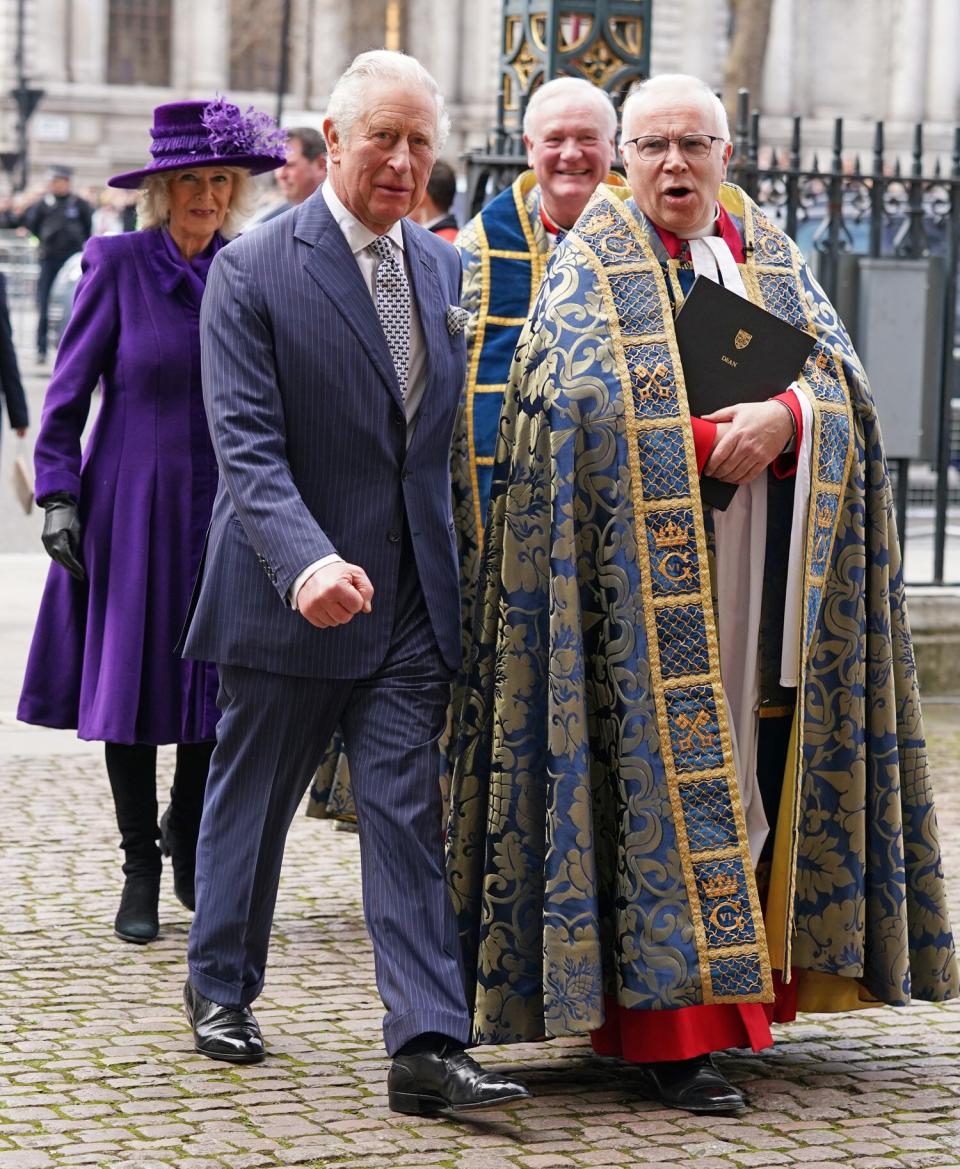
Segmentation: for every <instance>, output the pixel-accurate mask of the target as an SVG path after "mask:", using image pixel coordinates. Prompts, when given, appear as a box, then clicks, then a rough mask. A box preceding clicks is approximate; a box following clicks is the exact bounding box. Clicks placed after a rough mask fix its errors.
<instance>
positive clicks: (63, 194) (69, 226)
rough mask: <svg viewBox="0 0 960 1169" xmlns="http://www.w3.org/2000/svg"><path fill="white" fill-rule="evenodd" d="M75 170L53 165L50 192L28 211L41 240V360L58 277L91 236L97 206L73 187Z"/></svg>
mask: <svg viewBox="0 0 960 1169" xmlns="http://www.w3.org/2000/svg"><path fill="white" fill-rule="evenodd" d="M72 177H73V172H72V171H71V170H70V168H69V167H66V166H53V167H51V168H50V176H49V182H48V187H47V193H46V194H45V195H44V196H43V198H42V199H38V200H37V202H36V203H34V204H33V205H32V206H30V207H28V208H27V210H26V211H25V212H24V216H23V226H24V227H26V228H27V230H28V231H30V232H31V233H32V234H33V235H35V236H36V237H37V239H38V240H39V241H40V273H39V276H38V278H37V312H38V319H37V361H40V362H42V361H46V358H47V307H48V305H49V302H50V289H51V288H52V287H53V281H54V277H55V276H56V275H57V273H58V272H59V271H60V269H61V268H62V267H63V264H64V262H65V261H66V260H67V259H68V257H70V256H72V255H73V253H74V252H79V251H81V250H82V249H83V245H84V244H85V243H86V241H87V239H88V238H89V237H90V232H91V228H92V222H93V208H92V207H91V206H90V204H89V203H87V201H86V200H85V199H81V198H80V196H79V195H75V194H74V193H73V191H71V189H70V180H71V178H72Z"/></svg>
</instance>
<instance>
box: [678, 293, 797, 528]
mask: <svg viewBox="0 0 960 1169" xmlns="http://www.w3.org/2000/svg"><path fill="white" fill-rule="evenodd" d="M676 336H677V347H678V349H679V351H680V363H681V365H682V366H683V378H684V382H685V383H686V389H687V402H688V403H689V406H690V413H691V414H694V415H697V416H702V415H704V414H712V413H713V412H714V411H715V410H721V409H723V408H724V407H725V406H733V405H736V403H738V402H765V401H766V400H767V399H768V398H772V397H774V396H776V395H777V394H780V393H782V392H783V391H784V390H785V389H787V387H788V386H789V385H790V384H791V383H792V382H794V381H795V380H796V378H797V376H798V374H799V373H800V371H801V370H802V369H803V366H804V364H805V362H806V360H807V358H808V357H809V356H810V353H811V352H812V351H813V347H814V344H815V343H816V338H814V337H812V336H810V334H809V333H804V332H802V331H801V330H800V329H796V328H794V327H793V325H791V324H788V322H787V321H782V320H781V319H780V318H779V317H775V316H774V315H773V313H768V312H767V311H766V309H762V308H759V307H758V306H757V305H755V304H751V302H750V301H748V300H745V299H744V298H743V297H742V296H738V295H737V294H736V293H735V292H731V291H730V290H729V289H728V288H724V287H723V286H722V285H720V284H717V282H716V281H714V280H707V279H705V278H704V277H703V276H698V277H697V279H696V280H695V281H694V282H693V287H692V288H691V289H690V292H689V293H688V295H687V298H686V300H684V302H683V304H682V305H681V308H680V311H679V313H678V314H677V319H676ZM736 490H737V485H736V484H735V483H725V482H723V481H722V480H720V479H713V478H711V476H709V475H704V476H703V477H702V478H701V480H700V496H701V499H702V500H703V502H704V503H705V504H706V503H709V504H711V505H712V506H713V507H717V508H719V509H720V510H725V509H726V508H727V506H728V505H729V503H730V500H731V499H733V496H734V494H735V492H736Z"/></svg>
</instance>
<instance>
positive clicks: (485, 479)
mask: <svg viewBox="0 0 960 1169" xmlns="http://www.w3.org/2000/svg"><path fill="white" fill-rule="evenodd" d="M607 182H608V183H609V184H611V185H613V186H615V187H620V188H622V189H623V190H626V187H625V185H624V182H623V179H622V178H621V177H620V176H619V175H615V174H611V175H609V176H608V177H607ZM552 246H553V243H552V237H551V236H550V235H549V234H548V233H547V231H546V229H545V227H544V225H543V221H542V219H541V216H540V187H539V186H538V185H537V179H536V175H535V174H534V173H533V171H525V172H524V173H523V174H522V175H520V177H519V178H517V179H516V180H515V182H514V183H513V185H512V186H511V187H510V188H509V189H508V190H506V191H501V193H500V194H499V195H497V196H496V198H494V199H491V201H490V202H489V203H488V204H487V205H486V207H484V208H483V210H482V211H481V212H480V213H479V215H477V216H475V217H474V218H473V219H471V220H470V222H469V223H468V224H466V226H465V227H464V228H463V230H462V231H461V232H460V235H459V236H458V237H457V248H458V249H459V251H460V256H461V261H462V264H463V291H462V294H461V298H460V303H461V305H462V306H463V308H465V309H467V310H468V311H469V312H470V314H471V319H470V324H469V325H468V329H467V353H468V358H467V382H466V386H465V389H464V411H463V414H462V417H461V419H460V425H461V426H462V428H463V434H462V435H459V436H458V439H459V442H458V439H455V442H454V448H455V451H461V452H462V456H463V460H464V463H463V465H462V466H458V465H457V460H456V458H455V460H454V486H455V499H456V500H457V502H458V503H460V502H461V501H463V505H462V507H459V508H458V511H459V512H460V514H461V515H462V516H463V518H466V514H465V513H467V512H469V513H470V516H469V518H470V521H471V525H470V526H471V529H472V532H471V534H470V535H468V536H467V541H468V542H469V541H470V539H471V538H474V537H473V536H472V533H475V540H476V543H477V544H478V545H479V544H481V543H482V538H483V525H484V520H485V518H486V512H487V500H488V499H489V497H490V476H491V474H492V473H493V456H494V451H495V448H496V441H497V423H498V421H499V418H500V407H501V404H502V402H503V393H504V390H505V388H506V384H507V379H508V377H509V374H510V363H511V362H512V360H513V353H514V350H515V349H516V346H517V341H518V340H519V339H520V330H521V329H522V328H523V326H524V324H525V323H526V320H527V317H528V316H529V314H530V309H531V308H532V307H533V302H534V299H535V297H536V295H537V291H538V290H539V288H540V282H541V280H542V279H543V274H544V271H545V270H546V266H547V260H548V258H549V254H550V251H551V248H552ZM461 481H462V482H461Z"/></svg>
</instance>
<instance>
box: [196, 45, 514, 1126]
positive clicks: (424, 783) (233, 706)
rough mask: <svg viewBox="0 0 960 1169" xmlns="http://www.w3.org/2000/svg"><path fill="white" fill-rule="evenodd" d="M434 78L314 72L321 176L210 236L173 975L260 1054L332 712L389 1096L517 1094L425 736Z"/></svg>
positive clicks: (391, 61)
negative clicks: (188, 815) (342, 751)
mask: <svg viewBox="0 0 960 1169" xmlns="http://www.w3.org/2000/svg"><path fill="white" fill-rule="evenodd" d="M446 122H447V119H446V115H445V113H444V110H443V101H442V98H441V96H440V94H439V91H438V90H437V86H436V83H435V82H434V80H433V79H432V78H431V77H430V75H429V74H428V73H427V72H426V71H425V70H424V69H423V68H422V66H420V65H419V64H418V63H417V62H416V61H414V60H413V59H412V58H409V57H404V56H402V55H401V54H398V53H389V52H386V51H376V52H372V53H365V54H362V55H361V56H360V57H358V58H357V59H356V60H355V61H354V63H353V64H352V65H351V66H350V68H349V69H348V70H347V72H346V73H345V74H344V75H343V77H341V79H340V81H339V82H338V83H337V85H336V87H335V89H334V92H333V94H332V95H331V99H330V104H329V107H328V116H327V119H326V121H325V123H324V133H325V135H326V138H327V142H328V148H329V161H330V176H329V179H328V181H327V182H326V183H325V184H324V186H323V187H322V188H321V189H320V190H319V191H317V192H316V193H315V194H314V195H313V196H311V197H310V198H309V199H308V200H307V201H306V202H305V203H303V204H301V206H300V207H298V208H296V209H294V210H293V211H291V212H290V213H289V214H287V215H284V216H281V217H279V218H278V219H276V220H274V221H272V222H270V223H267V224H265V225H264V226H263V227H261V228H259V229H258V230H257V231H256V232H252V233H250V234H249V235H247V236H245V237H242V238H241V239H239V240H238V241H236V243H234V244H232V245H231V246H230V247H229V248H227V249H224V251H223V252H222V254H221V256H218V257H217V260H216V261H215V263H214V265H213V266H212V268H211V272H210V276H209V280H208V284H207V294H206V296H205V297H204V303H203V313H202V319H201V331H202V340H203V382H204V395H205V399H206V403H207V415H208V420H209V424H210V430H211V434H212V437H213V443H214V447H215V449H216V452H217V457H218V461H219V464H220V471H221V482H220V489H219V493H218V496H217V500H216V503H215V506H214V513H213V519H212V522H211V527H210V533H209V540H208V548H207V554H206V561H205V566H204V570H203V574H202V580H201V584H200V587H199V590H198V594H197V597H196V602H195V606H194V611H193V613H192V616H191V621H190V625H189V630H188V634H187V641H186V652H187V654H188V656H190V657H194V658H199V659H207V660H213V661H215V662H217V664H218V668H219V670H220V679H221V693H220V706H221V710H222V716H221V719H220V724H219V728H218V742H217V748H216V751H215V753H214V756H213V760H212V764H211V770H210V776H209V780H208V785H207V798H206V803H205V807H204V815H203V824H202V827H201V833H200V841H199V845H198V850H197V879H196V899H197V906H196V914H195V917H194V922H193V928H192V929H191V931H190V943H189V950H188V960H189V968H190V976H189V980H188V981H187V984H186V986H185V988H184V999H185V1003H186V1008H187V1014H188V1016H189V1018H190V1021H191V1024H192V1026H193V1033H194V1040H195V1045H196V1048H197V1050H198V1051H201V1052H203V1053H205V1054H206V1055H209V1056H211V1057H212V1058H214V1059H224V1060H230V1061H233V1062H237V1063H249V1062H255V1061H257V1060H259V1059H262V1058H263V1054H264V1048H263V1040H262V1037H261V1035H260V1030H259V1027H258V1026H257V1023H256V1020H255V1019H254V1017H253V1014H252V1013H251V1011H250V1004H251V1003H252V1002H253V1000H254V999H256V997H257V996H258V995H259V993H260V991H261V988H262V986H263V981H264V972H265V967H266V960H267V948H268V944H269V935H270V928H271V924H272V919H273V910H274V904H275V901H276V893H277V884H278V881H279V875H280V865H281V859H282V855H283V846H284V841H285V838H286V834H287V830H288V828H289V825H290V822H291V820H292V818H293V815H294V813H295V811H296V808H297V806H298V804H299V802H300V799H301V797H302V795H303V793H304V791H305V789H306V785H307V783H308V780H309V777H310V775H311V773H312V772H313V770H314V768H315V767H316V765H317V761H318V759H319V757H320V754H321V752H322V750H323V748H324V746H325V745H326V743H327V742H328V740H329V738H330V736H331V734H332V732H333V730H334V728H335V727H336V726H337V725H339V726H340V728H341V730H342V733H343V736H344V740H345V742H346V746H347V749H348V750H349V752H350V757H351V759H352V760H356V764H357V765H356V767H355V771H354V775H355V778H354V785H355V787H354V795H355V799H356V804H357V813H358V818H359V823H360V849H361V862H362V871H363V902H364V912H365V915H366V919H367V927H368V929H369V931H370V936H371V940H372V942H373V948H374V957H375V964H376V975H377V985H378V988H379V990H380V994H381V997H382V999H383V1002H384V1006H385V1008H386V1016H385V1020H384V1026H383V1034H384V1041H385V1045H386V1048H387V1051H388V1053H389V1054H390V1055H391V1056H393V1064H392V1066H391V1069H390V1075H389V1080H388V1087H389V1099H390V1106H391V1107H392V1108H393V1109H395V1110H396V1111H402V1112H431V1111H437V1110H439V1109H442V1108H453V1109H464V1108H479V1107H485V1106H489V1105H492V1104H500V1103H503V1102H504V1101H507V1100H515V1099H519V1098H521V1097H523V1096H526V1095H528V1093H527V1092H526V1090H525V1089H524V1088H523V1087H521V1086H520V1085H519V1084H515V1083H512V1082H510V1081H508V1080H506V1079H504V1078H503V1077H501V1076H499V1075H496V1074H494V1073H489V1072H484V1070H483V1068H482V1067H480V1066H479V1065H478V1064H476V1063H475V1062H474V1061H473V1060H472V1059H471V1058H470V1057H469V1056H468V1055H467V1054H466V1052H465V1051H464V1050H463V1047H464V1043H465V1042H466V1041H467V1040H468V1038H469V1033H470V1027H469V1018H468V1014H467V1008H466V1002H465V998H464V990H463V975H462V969H461V965H460V959H459V951H458V942H457V933H456V925H455V921H454V915H453V909H452V906H451V903H450V900H449V896H448V893H447V889H446V885H445V880H444V871H443V860H442V855H441V843H440V831H439V827H440V788H439V784H438V774H437V769H438V752H437V747H436V744H437V739H438V737H439V734H440V731H441V728H442V725H443V721H444V712H445V709H446V705H447V701H448V698H449V684H450V679H451V676H452V672H453V670H454V668H455V667H456V666H457V664H458V660H459V653H460V645H459V627H458V607H459V601H458V585H457V563H456V554H455V546H454V535H453V521H452V515H451V504H450V485H449V471H448V454H449V446H450V436H451V431H452V427H453V419H454V414H455V411H456V407H457V402H458V398H459V393H460V387H461V384H462V381H463V375H464V364H465V349H464V339H463V334H462V332H461V331H460V329H459V325H458V323H457V310H456V309H455V307H454V306H456V303H457V300H458V298H459V286H460V265H459V261H458V259H457V255H456V253H455V251H454V250H453V249H452V248H451V247H450V246H449V245H448V244H446V243H444V242H443V241H440V240H438V239H437V237H436V236H432V235H431V234H430V233H429V232H426V231H424V230H423V229H421V228H419V227H417V226H416V225H414V224H412V223H411V222H409V221H408V220H406V219H403V216H405V215H406V214H407V213H408V212H409V211H410V210H411V209H412V208H413V207H415V206H416V205H417V203H418V202H419V201H420V199H421V197H422V195H423V190H424V187H425V185H426V181H427V178H428V176H429V174H430V169H431V166H432V165H433V161H434V158H435V157H436V154H437V152H438V150H439V148H440V146H441V145H442V140H443V136H444V132H445V130H446Z"/></svg>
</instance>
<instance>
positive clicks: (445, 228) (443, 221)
mask: <svg viewBox="0 0 960 1169" xmlns="http://www.w3.org/2000/svg"><path fill="white" fill-rule="evenodd" d="M456 197H457V173H456V171H455V170H454V169H453V167H452V166H451V165H450V163H449V162H444V161H443V159H442V158H438V159H437V161H436V162H435V163H434V164H433V170H432V171H431V172H430V179H429V181H428V182H427V190H426V193H425V194H424V196H423V200H422V202H421V203H420V206H419V207H417V209H416V210H415V211H414V213H413V215H411V217H410V218H411V219H414V220H416V222H417V223H419V224H420V226H421V227H425V228H426V229H427V231H432V232H433V233H434V235H439V236H440V237H441V238H442V239H445V240H449V241H450V243H453V241H454V240H455V239H456V238H457V232H458V230H459V228H458V227H457V219H456V216H455V215H454V214H453V211H452V208H453V201H454V199H455V198H456Z"/></svg>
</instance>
